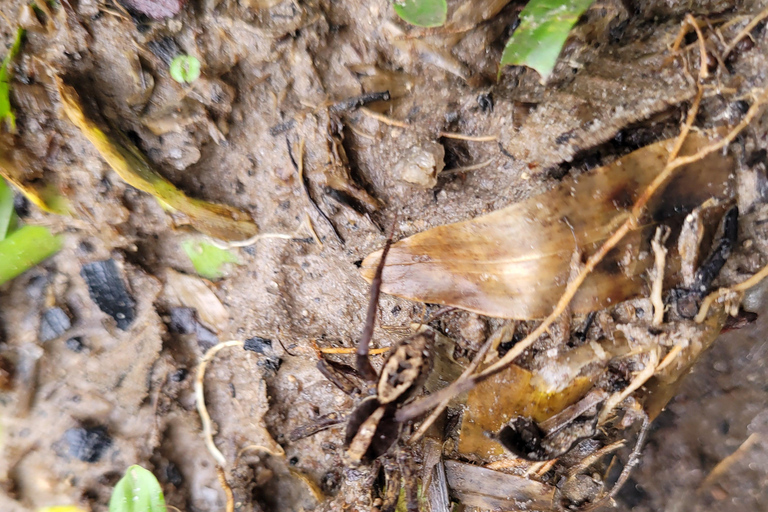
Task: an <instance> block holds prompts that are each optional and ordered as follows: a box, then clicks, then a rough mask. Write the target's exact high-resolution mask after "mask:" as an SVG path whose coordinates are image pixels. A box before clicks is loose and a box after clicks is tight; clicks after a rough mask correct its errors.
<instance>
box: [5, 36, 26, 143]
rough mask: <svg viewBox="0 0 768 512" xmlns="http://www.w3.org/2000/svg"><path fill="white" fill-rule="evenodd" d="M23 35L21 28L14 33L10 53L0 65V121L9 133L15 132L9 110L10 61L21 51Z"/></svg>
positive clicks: (14, 118)
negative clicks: (14, 36)
mask: <svg viewBox="0 0 768 512" xmlns="http://www.w3.org/2000/svg"><path fill="white" fill-rule="evenodd" d="M24 33H25V31H24V29H23V28H19V29H18V30H17V31H16V39H15V40H14V41H13V46H11V49H10V51H9V52H8V54H7V55H6V56H5V58H4V59H3V63H2V65H0V120H3V121H5V123H6V125H7V126H8V130H9V131H10V132H11V133H14V132H15V131H16V116H15V115H14V114H13V109H12V108H11V98H10V92H11V74H10V71H9V68H10V67H11V61H12V60H13V59H14V57H16V55H17V54H18V53H19V50H21V43H22V41H23V40H24Z"/></svg>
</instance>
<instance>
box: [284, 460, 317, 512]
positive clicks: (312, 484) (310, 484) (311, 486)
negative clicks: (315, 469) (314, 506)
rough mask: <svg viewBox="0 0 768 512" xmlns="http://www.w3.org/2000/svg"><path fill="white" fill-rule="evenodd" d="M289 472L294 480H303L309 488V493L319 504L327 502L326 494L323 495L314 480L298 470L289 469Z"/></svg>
mask: <svg viewBox="0 0 768 512" xmlns="http://www.w3.org/2000/svg"><path fill="white" fill-rule="evenodd" d="M288 471H289V472H290V473H291V475H292V476H293V477H294V478H296V479H298V480H301V481H302V483H303V484H304V485H306V486H307V487H308V488H309V491H310V492H311V493H312V496H313V497H314V498H315V500H316V501H317V502H318V503H322V502H324V501H325V493H323V491H322V489H320V486H319V485H317V484H316V483H315V482H314V480H312V479H311V478H309V477H308V476H307V475H305V474H304V473H302V472H301V471H299V470H297V469H294V468H291V467H289V468H288Z"/></svg>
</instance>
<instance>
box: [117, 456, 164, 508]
mask: <svg viewBox="0 0 768 512" xmlns="http://www.w3.org/2000/svg"><path fill="white" fill-rule="evenodd" d="M165 511H166V508H165V497H164V496H163V490H162V489H161V488H160V484H159V483H158V481H157V478H155V475H153V474H152V473H151V472H150V471H147V470H146V469H144V468H143V467H141V466H131V467H129V468H128V471H126V472H125V476H124V477H123V478H121V479H120V481H119V482H117V485H116V486H115V490H114V491H112V498H111V499H110V500H109V512H165Z"/></svg>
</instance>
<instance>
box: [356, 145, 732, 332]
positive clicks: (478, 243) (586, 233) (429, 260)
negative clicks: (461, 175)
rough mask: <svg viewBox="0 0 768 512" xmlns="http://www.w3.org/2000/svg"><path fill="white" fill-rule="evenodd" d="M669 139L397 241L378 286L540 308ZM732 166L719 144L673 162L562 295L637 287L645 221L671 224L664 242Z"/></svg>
mask: <svg viewBox="0 0 768 512" xmlns="http://www.w3.org/2000/svg"><path fill="white" fill-rule="evenodd" d="M674 142H675V141H674V140H666V141H662V142H658V143H656V144H653V145H650V146H647V147H645V148H642V149H640V150H637V151H635V152H633V153H631V154H629V155H627V156H625V157H623V158H621V159H620V160H617V161H616V162H614V163H612V164H610V165H608V166H605V167H601V168H600V169H597V170H595V171H591V172H590V173H589V174H585V175H582V176H579V177H577V178H570V177H569V178H566V179H564V180H563V181H562V182H561V183H560V184H559V185H558V186H556V187H555V188H554V189H552V190H550V191H548V192H546V193H544V194H541V195H539V196H536V197H532V198H530V199H528V200H525V201H523V202H520V203H517V204H514V205H511V206H508V207H507V208H503V209H501V210H498V211H496V212H493V213H491V214H489V215H484V216H482V217H478V218H475V219H472V220H468V221H464V222H459V223H455V224H449V225H446V226H439V227H437V228H434V229H431V230H428V231H425V232H423V233H419V234H417V235H414V236H411V237H409V238H406V239H404V240H401V241H399V242H398V243H396V244H394V245H393V246H392V248H391V250H390V252H389V256H388V257H387V262H386V265H385V266H384V273H383V285H382V291H384V292H386V293H389V294H392V295H397V296H400V297H405V298H408V299H412V300H418V301H421V302H430V303H437V304H445V305H450V306H457V307H460V308H463V309H467V310H470V311H474V312H476V313H480V314H483V315H488V316H495V317H503V318H515V319H535V318H542V317H544V316H546V315H547V314H549V313H550V312H551V311H552V308H553V307H554V305H555V304H556V302H557V300H558V299H559V298H560V296H561V295H562V293H563V291H564V290H565V287H566V285H567V281H568V276H569V273H570V268H569V266H570V260H571V257H572V255H573V253H574V251H575V250H577V249H578V250H579V251H580V252H582V259H583V260H585V259H586V258H587V257H589V256H590V255H591V254H592V253H593V252H594V251H596V250H597V248H599V247H600V245H601V244H602V243H603V241H604V240H606V239H607V238H608V237H609V236H610V235H611V234H612V233H613V231H614V230H615V229H616V228H617V227H618V226H619V225H620V224H621V223H622V222H624V221H625V220H626V219H627V217H628V216H629V215H630V210H631V207H632V205H633V204H634V202H635V201H636V200H637V198H638V197H639V196H640V194H641V193H642V192H643V190H644V189H645V188H646V187H647V185H648V184H649V183H650V182H651V181H652V180H653V179H654V177H655V176H657V175H658V174H659V173H660V172H661V171H662V169H663V168H664V166H665V164H666V162H667V159H668V156H669V152H670V150H671V149H672V147H673V145H674ZM708 142H709V139H708V138H707V137H706V136H704V135H700V134H696V135H692V136H690V137H688V140H687V141H686V143H685V145H684V146H683V149H682V151H681V154H683V155H690V154H693V153H694V152H696V151H697V150H698V149H700V148H702V147H704V146H705V145H707V143H708ZM732 171H733V161H732V159H731V158H730V157H727V156H723V155H722V154H720V153H716V154H711V155H709V156H708V157H706V158H705V159H704V160H701V161H699V162H697V163H695V164H691V165H689V166H687V167H684V168H681V169H680V171H679V172H678V173H677V174H675V175H674V177H673V178H672V179H671V180H670V181H669V182H668V183H667V184H666V185H663V186H662V188H661V189H660V190H659V191H658V192H657V193H656V195H655V196H654V197H653V198H652V199H651V201H650V203H649V204H648V209H647V212H648V213H647V214H646V215H645V217H644V218H642V219H640V221H641V222H640V225H641V227H640V228H639V229H636V230H634V231H631V232H630V233H629V234H628V235H627V236H625V237H624V239H623V241H622V242H621V243H620V244H619V245H618V246H617V247H616V248H615V249H614V250H612V251H611V252H609V253H608V255H607V256H606V257H605V259H604V260H603V261H602V263H600V264H599V265H598V266H597V268H596V269H595V271H594V272H592V274H591V275H590V276H589V277H587V279H586V280H585V281H584V284H583V285H582V286H581V287H580V288H579V291H578V292H577V293H576V296H575V297H574V299H573V301H572V303H571V306H572V308H573V311H574V312H575V313H586V312H589V311H595V310H598V309H602V308H604V307H607V306H609V305H611V304H616V303H617V302H620V301H623V300H626V299H629V298H631V297H633V296H636V295H638V294H640V293H641V292H643V290H644V285H645V280H644V273H645V272H646V271H647V270H648V268H649V267H650V265H651V263H652V260H653V258H652V257H651V256H650V239H651V238H652V236H653V232H654V225H655V224H657V223H659V222H663V223H664V224H667V225H670V226H671V227H672V228H673V235H674V236H672V237H670V242H668V244H669V245H673V243H672V240H674V239H675V238H676V233H677V232H679V227H680V224H681V223H682V220H683V218H684V216H685V214H686V213H688V212H690V211H692V210H693V209H694V208H695V207H696V206H698V205H700V204H701V203H703V202H704V201H706V200H708V199H710V198H712V197H715V198H720V199H724V198H726V197H728V196H729V194H730V187H729V186H728V181H729V175H730V174H731V172H732ZM673 251H674V248H672V249H671V250H670V254H672V252H673ZM380 254H381V252H380V251H379V252H375V253H373V254H371V255H369V256H368V257H367V258H366V259H365V260H364V261H363V265H362V274H363V277H365V278H366V279H368V280H369V281H370V280H371V279H372V277H373V274H374V271H375V268H376V265H377V264H378V262H379V258H380ZM671 259H672V258H670V260H671ZM677 263H678V265H679V261H678V262H677ZM674 270H676V269H673V272H670V276H673V274H674ZM669 284H670V285H674V284H675V283H674V282H670V283H669Z"/></svg>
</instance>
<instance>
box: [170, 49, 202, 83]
mask: <svg viewBox="0 0 768 512" xmlns="http://www.w3.org/2000/svg"><path fill="white" fill-rule="evenodd" d="M170 72H171V78H173V79H174V80H176V81H177V82H179V83H180V84H191V83H192V82H194V81H195V80H197V79H198V78H200V61H199V60H197V58H195V57H193V56H192V55H179V56H178V57H176V58H174V59H173V60H172V61H171V69H170Z"/></svg>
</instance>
